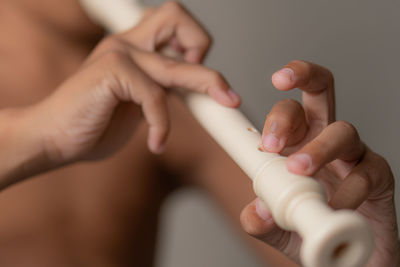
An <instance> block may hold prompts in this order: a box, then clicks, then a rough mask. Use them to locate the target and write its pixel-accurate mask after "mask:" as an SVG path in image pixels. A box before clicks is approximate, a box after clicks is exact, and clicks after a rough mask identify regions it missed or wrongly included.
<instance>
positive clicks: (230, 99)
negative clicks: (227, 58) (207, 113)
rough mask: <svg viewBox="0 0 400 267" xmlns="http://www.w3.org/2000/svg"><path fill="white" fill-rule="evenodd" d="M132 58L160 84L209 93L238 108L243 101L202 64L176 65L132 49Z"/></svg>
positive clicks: (152, 54) (164, 58) (151, 54)
mask: <svg viewBox="0 0 400 267" xmlns="http://www.w3.org/2000/svg"><path fill="white" fill-rule="evenodd" d="M131 53H132V57H133V58H134V59H135V62H136V63H137V64H138V66H139V67H140V68H141V69H143V70H144V71H145V72H146V73H147V74H148V75H149V76H150V77H151V78H153V79H154V80H155V81H156V82H157V83H159V84H160V85H162V86H164V87H166V88H184V89H188V90H191V91H196V92H200V93H207V94H209V95H210V96H211V97H213V98H214V99H215V100H216V101H218V102H219V103H220V104H222V105H225V106H229V107H238V106H239V105H240V101H241V100H240V97H239V95H238V94H236V93H235V91H233V89H232V88H231V87H230V85H229V84H228V82H227V81H226V80H225V78H224V77H223V76H222V75H221V74H220V73H219V72H216V71H214V70H211V69H209V68H206V67H204V66H202V65H198V64H190V63H186V62H179V61H175V60H173V59H171V58H168V57H164V56H162V55H159V54H155V53H149V52H145V51H139V50H136V49H131Z"/></svg>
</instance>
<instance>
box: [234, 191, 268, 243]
mask: <svg viewBox="0 0 400 267" xmlns="http://www.w3.org/2000/svg"><path fill="white" fill-rule="evenodd" d="M240 221H241V224H242V227H243V229H244V230H245V231H246V232H247V233H248V234H250V235H252V236H255V237H258V236H263V235H265V234H266V233H268V232H269V231H271V229H272V228H274V226H275V223H274V221H273V219H272V215H271V213H270V211H269V210H268V208H267V207H266V206H265V204H264V203H263V202H262V201H261V200H260V199H258V198H257V199H255V200H254V201H253V202H251V203H250V204H249V205H247V206H246V207H245V208H244V209H243V211H242V213H241V215H240Z"/></svg>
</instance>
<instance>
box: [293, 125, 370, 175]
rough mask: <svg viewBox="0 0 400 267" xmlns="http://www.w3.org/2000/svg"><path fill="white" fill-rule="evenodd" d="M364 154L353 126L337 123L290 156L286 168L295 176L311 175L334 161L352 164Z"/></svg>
mask: <svg viewBox="0 0 400 267" xmlns="http://www.w3.org/2000/svg"><path fill="white" fill-rule="evenodd" d="M364 152H365V146H364V144H363V143H362V142H361V140H360V137H359V135H358V133H357V130H356V129H355V128H354V126H352V125H351V124H349V123H347V122H343V121H337V122H334V123H332V124H330V125H329V126H328V127H326V128H325V129H324V130H323V131H322V132H321V133H320V134H319V135H318V136H317V137H316V138H314V139H313V140H312V141H311V142H310V143H308V144H307V145H305V146H304V147H303V148H301V149H300V150H299V151H298V152H296V153H294V154H292V155H290V157H289V158H288V161H287V167H288V169H289V170H290V171H291V172H294V173H297V174H301V175H313V174H314V173H316V172H317V171H318V170H319V169H321V168H322V167H323V166H325V164H327V163H329V162H331V161H333V160H334V159H341V160H344V161H348V162H353V161H357V160H359V159H360V158H361V157H362V155H363V154H364Z"/></svg>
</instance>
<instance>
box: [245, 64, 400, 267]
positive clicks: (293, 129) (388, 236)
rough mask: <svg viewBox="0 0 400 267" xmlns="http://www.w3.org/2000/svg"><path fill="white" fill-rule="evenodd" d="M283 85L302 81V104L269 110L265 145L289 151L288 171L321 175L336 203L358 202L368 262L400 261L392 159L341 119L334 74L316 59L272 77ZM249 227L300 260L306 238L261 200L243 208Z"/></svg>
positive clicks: (350, 205)
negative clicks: (368, 234) (370, 242)
mask: <svg viewBox="0 0 400 267" xmlns="http://www.w3.org/2000/svg"><path fill="white" fill-rule="evenodd" d="M272 81H273V84H274V86H275V87H276V88H277V89H278V90H281V91H288V90H293V89H295V88H299V89H300V90H301V91H302V96H303V103H302V104H301V103H299V102H297V101H294V100H282V101H280V102H278V103H277V104H275V105H274V107H273V108H272V110H271V112H270V113H269V114H268V116H267V119H266V121H265V126H264V130H263V148H264V150H265V151H268V152H275V153H280V154H282V155H284V156H288V160H287V168H288V170H289V171H290V172H292V173H296V174H299V175H304V176H312V177H315V178H316V179H317V180H318V181H319V182H321V183H322V185H323V186H324V188H325V191H326V192H327V195H328V199H329V204H330V206H331V207H332V208H334V209H353V210H355V211H356V212H358V213H359V214H361V215H362V216H364V217H365V219H366V220H367V221H368V222H369V223H370V225H371V226H372V229H373V231H374V236H375V250H374V252H373V254H372V256H371V258H370V260H369V262H368V265H367V266H368V267H380V266H399V264H400V263H399V261H400V247H399V242H398V229H397V222H396V212H395V207H394V178H393V174H392V172H391V170H390V167H389V165H388V164H387V162H386V160H385V159H384V158H382V157H381V156H379V155H378V154H376V153H374V152H373V151H372V150H370V149H369V148H368V147H367V146H366V145H365V144H364V143H363V142H362V141H361V139H360V137H359V135H358V133H357V130H356V128H355V127H354V126H352V125H351V124H349V123H347V122H344V121H336V119H335V98H334V82H333V76H332V73H331V72H330V71H328V70H327V69H325V68H323V67H321V66H318V65H316V64H313V63H308V62H304V61H292V62H291V63H289V64H288V65H286V66H285V67H284V68H283V69H281V70H280V71H278V72H276V73H275V74H274V75H273V76H272ZM241 221H242V225H243V227H244V229H245V230H246V231H247V232H248V233H249V234H251V235H253V236H255V237H256V238H258V239H260V240H262V241H263V242H265V243H267V244H269V245H271V246H273V247H275V248H276V249H278V250H280V251H282V252H283V253H284V254H286V255H287V256H288V257H290V258H291V259H292V260H294V261H295V262H296V263H300V258H299V252H300V247H301V242H302V239H301V237H300V236H299V235H298V234H297V233H295V232H289V231H285V230H284V229H281V228H280V227H278V226H277V225H276V224H275V221H274V219H273V217H272V214H271V212H270V210H269V209H268V207H267V206H266V205H265V204H264V202H262V201H261V200H260V199H256V200H255V201H253V202H252V203H250V204H249V205H248V206H246V207H245V208H244V210H243V211H242V215H241Z"/></svg>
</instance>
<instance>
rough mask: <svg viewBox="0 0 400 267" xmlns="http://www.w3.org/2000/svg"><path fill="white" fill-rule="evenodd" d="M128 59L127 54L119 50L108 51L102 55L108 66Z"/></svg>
mask: <svg viewBox="0 0 400 267" xmlns="http://www.w3.org/2000/svg"><path fill="white" fill-rule="evenodd" d="M126 59H127V58H126V55H125V54H124V53H123V52H121V51H118V50H111V51H108V52H107V53H105V54H104V55H103V56H102V61H103V62H104V64H105V65H106V66H113V65H121V64H123V63H124V62H125V61H126Z"/></svg>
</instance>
